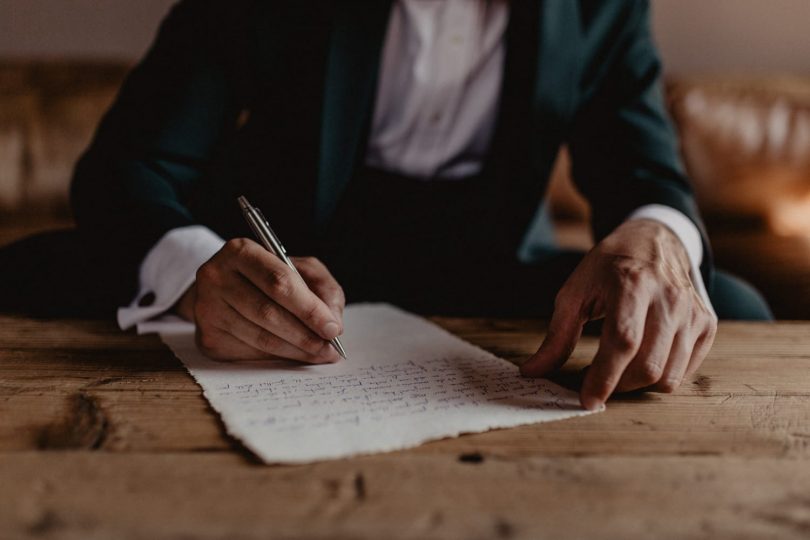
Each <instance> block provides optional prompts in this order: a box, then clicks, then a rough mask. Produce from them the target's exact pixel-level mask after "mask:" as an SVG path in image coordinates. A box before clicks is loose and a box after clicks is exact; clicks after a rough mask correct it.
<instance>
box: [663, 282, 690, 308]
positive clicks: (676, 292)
mask: <svg viewBox="0 0 810 540" xmlns="http://www.w3.org/2000/svg"><path fill="white" fill-rule="evenodd" d="M662 293H663V296H664V300H665V301H666V303H667V304H668V305H670V306H672V307H683V306H684V305H685V304H686V299H687V297H686V291H685V290H684V289H683V288H682V287H678V286H676V285H666V286H664V290H663V291H662Z"/></svg>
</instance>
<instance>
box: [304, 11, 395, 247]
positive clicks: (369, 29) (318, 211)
mask: <svg viewBox="0 0 810 540" xmlns="http://www.w3.org/2000/svg"><path fill="white" fill-rule="evenodd" d="M391 3H392V0H375V1H373V2H365V1H362V0H352V1H348V0H347V1H343V2H340V3H339V5H338V6H337V8H336V13H335V21H334V27H333V30H332V36H331V39H330V44H329V53H328V58H327V64H326V83H325V84H326V89H325V92H324V101H323V114H322V119H323V120H322V124H321V142H320V155H319V160H318V181H317V186H316V189H315V223H316V227H317V229H318V230H319V231H321V232H322V231H323V230H324V227H325V226H326V225H327V224H328V222H329V220H330V218H331V217H332V215H333V214H334V211H335V209H336V207H337V203H338V200H339V199H340V196H341V195H342V193H343V190H344V189H345V187H346V185H347V183H348V182H349V179H350V178H351V176H352V174H353V172H354V169H355V165H356V163H357V160H358V158H359V157H360V156H358V150H359V148H360V147H361V144H360V142H361V139H362V137H363V136H364V135H365V134H366V133H365V132H366V127H367V125H368V119H369V115H370V114H371V111H372V108H373V104H374V98H375V92H376V88H377V84H376V83H377V75H378V72H379V64H380V51H381V49H382V44H383V40H384V37H385V33H386V28H387V22H388V15H389V12H390V8H391Z"/></svg>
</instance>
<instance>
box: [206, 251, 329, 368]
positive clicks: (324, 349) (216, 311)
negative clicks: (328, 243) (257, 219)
mask: <svg viewBox="0 0 810 540" xmlns="http://www.w3.org/2000/svg"><path fill="white" fill-rule="evenodd" d="M301 261H302V266H303V267H304V275H306V276H307V277H308V278H309V279H310V280H311V282H312V283H313V284H314V286H316V288H317V291H318V293H320V295H321V296H322V297H323V298H324V299H325V300H326V301H328V302H329V303H330V305H327V303H326V302H325V301H324V300H323V299H321V297H319V296H318V295H317V294H316V293H314V292H312V291H311V290H310V288H309V286H308V285H307V283H305V281H304V278H303V277H302V276H301V275H299V274H298V273H297V272H296V271H295V269H293V268H290V267H288V266H287V265H286V264H285V263H284V262H283V261H282V260H281V259H279V258H278V257H276V256H275V255H273V254H271V253H269V252H268V251H266V250H265V249H264V248H262V247H261V246H259V245H258V244H256V243H255V242H253V241H251V240H247V239H235V240H231V241H229V242H227V243H226V245H225V247H223V248H222V249H221V250H220V251H219V252H218V253H217V254H216V255H214V257H212V258H211V259H210V260H209V261H207V262H206V263H205V264H203V265H202V266H201V267H200V269H199V270H198V271H197V276H196V283H195V287H194V289H195V294H194V295H193V298H192V304H193V309H192V315H193V319H194V320H195V322H196V323H197V329H198V336H197V339H198V346H199V347H200V349H201V350H202V351H203V352H204V353H205V354H206V355H207V356H210V357H212V358H222V359H224V358H229V359H257V358H287V359H292V360H299V361H302V362H310V363H322V362H334V361H337V360H338V354H337V352H336V351H335V350H334V349H333V348H332V347H331V345H330V344H329V340H330V339H332V338H334V337H336V336H337V335H339V334H340V332H341V330H342V324H341V319H342V309H343V291H342V290H340V287H339V286H338V285H337V283H336V282H335V280H334V278H332V276H331V275H330V274H329V272H328V271H327V270H326V268H325V267H323V265H322V264H321V263H319V262H317V261H315V260H314V259H312V260H309V259H301Z"/></svg>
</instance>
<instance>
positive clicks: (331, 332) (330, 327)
mask: <svg viewBox="0 0 810 540" xmlns="http://www.w3.org/2000/svg"><path fill="white" fill-rule="evenodd" d="M339 335H340V325H339V324H338V323H336V322H334V321H330V322H328V323H326V324H325V325H324V326H323V337H325V338H326V339H334V338H336V337H338V336H339Z"/></svg>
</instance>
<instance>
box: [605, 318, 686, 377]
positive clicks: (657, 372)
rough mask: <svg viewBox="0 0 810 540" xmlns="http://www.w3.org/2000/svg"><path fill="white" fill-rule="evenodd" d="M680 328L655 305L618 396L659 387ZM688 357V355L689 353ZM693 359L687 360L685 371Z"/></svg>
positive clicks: (623, 375)
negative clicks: (620, 393)
mask: <svg viewBox="0 0 810 540" xmlns="http://www.w3.org/2000/svg"><path fill="white" fill-rule="evenodd" d="M677 330H678V327H677V326H676V324H675V320H674V319H673V318H672V317H670V316H668V314H667V313H665V312H664V309H663V307H662V306H661V305H660V304H655V303H654V304H652V305H651V306H650V309H649V312H648V313H647V320H646V324H645V326H644V337H643V339H642V342H641V345H640V346H639V349H638V352H637V353H636V355H635V357H634V358H633V360H632V361H631V362H630V365H629V366H628V367H627V369H626V370H625V372H624V373H623V374H622V376H621V379H620V380H619V384H618V385H616V391H617V392H631V391H633V390H639V389H641V388H647V387H649V386H653V385H655V384H657V383H658V382H659V381H660V380H661V379H662V377H663V375H664V372H665V370H666V369H667V368H668V367H669V364H668V362H669V360H670V357H671V355H672V351H673V342H674V340H675V334H676V332H677ZM685 354H688V353H685ZM688 362H689V357H688V356H686V358H685V359H684V366H683V367H684V370H685V369H686V364H688Z"/></svg>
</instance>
